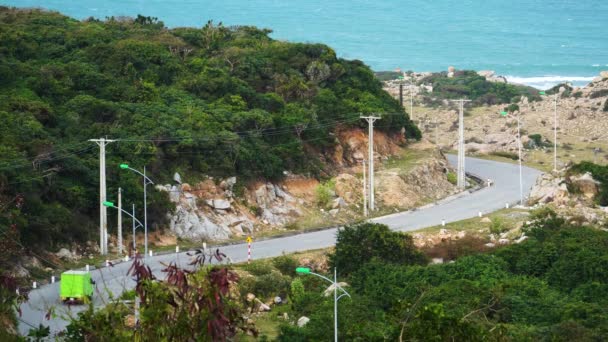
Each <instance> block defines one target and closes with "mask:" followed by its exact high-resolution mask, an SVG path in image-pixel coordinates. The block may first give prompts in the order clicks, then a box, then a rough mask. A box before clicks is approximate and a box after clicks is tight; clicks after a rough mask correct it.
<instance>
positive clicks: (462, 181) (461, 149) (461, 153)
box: [452, 99, 471, 189]
mask: <svg viewBox="0 0 608 342" xmlns="http://www.w3.org/2000/svg"><path fill="white" fill-rule="evenodd" d="M452 101H455V102H459V103H460V113H459V114H458V171H457V174H456V176H457V180H458V181H457V183H456V185H457V186H458V187H459V188H460V189H464V188H465V187H466V176H465V145H464V103H465V102H470V101H471V100H463V99H461V100H452Z"/></svg>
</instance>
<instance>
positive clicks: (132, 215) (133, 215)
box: [103, 201, 147, 251]
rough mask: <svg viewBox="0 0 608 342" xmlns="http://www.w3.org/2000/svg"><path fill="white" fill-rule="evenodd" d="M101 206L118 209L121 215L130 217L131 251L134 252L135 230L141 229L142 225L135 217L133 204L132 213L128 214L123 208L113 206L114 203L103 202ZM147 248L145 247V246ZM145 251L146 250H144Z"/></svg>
mask: <svg viewBox="0 0 608 342" xmlns="http://www.w3.org/2000/svg"><path fill="white" fill-rule="evenodd" d="M103 205H104V206H106V207H109V208H114V209H118V210H120V211H122V212H123V213H125V214H127V216H129V217H131V218H132V219H133V220H132V221H133V251H135V248H136V247H137V246H135V229H137V228H139V227H143V226H144V225H143V224H142V223H141V222H140V221H139V220H138V219H137V217H135V204H133V213H132V214H129V212H128V211H126V210H124V209H123V208H119V207H117V206H115V205H114V202H110V201H105V202H103ZM136 222H137V226H136V225H135V223H136ZM146 247H147V245H146ZM146 249H147V248H146Z"/></svg>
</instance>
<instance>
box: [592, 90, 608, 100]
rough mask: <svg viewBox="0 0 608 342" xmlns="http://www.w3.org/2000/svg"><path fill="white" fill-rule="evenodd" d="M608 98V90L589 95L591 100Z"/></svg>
mask: <svg viewBox="0 0 608 342" xmlns="http://www.w3.org/2000/svg"><path fill="white" fill-rule="evenodd" d="M604 96H608V89H601V90H596V91H594V92H592V93H591V95H589V98H591V99H596V98H598V97H604Z"/></svg>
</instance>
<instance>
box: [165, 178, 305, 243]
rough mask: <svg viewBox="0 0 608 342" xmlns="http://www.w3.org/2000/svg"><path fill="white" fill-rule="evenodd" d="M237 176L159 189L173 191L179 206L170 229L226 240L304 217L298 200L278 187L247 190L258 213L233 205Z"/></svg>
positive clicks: (179, 233)
mask: <svg viewBox="0 0 608 342" xmlns="http://www.w3.org/2000/svg"><path fill="white" fill-rule="evenodd" d="M235 184H236V177H230V178H227V179H225V180H222V181H220V182H219V185H216V183H215V182H214V181H213V180H212V179H207V180H204V181H202V182H200V183H198V184H197V185H196V186H191V185H189V184H187V183H184V184H182V185H181V186H175V185H174V186H170V185H160V186H157V189H159V190H161V191H170V199H171V201H172V202H174V203H175V204H176V211H175V214H174V215H172V216H171V217H170V227H171V230H172V231H173V232H174V233H175V234H176V236H178V237H180V238H186V239H189V240H194V241H201V240H226V239H228V238H230V237H231V236H237V237H238V236H244V235H248V234H251V233H253V232H254V230H255V229H256V228H255V227H256V226H264V225H265V226H281V225H285V224H287V223H289V222H290V221H291V220H293V219H294V218H296V217H298V216H300V215H302V213H303V212H302V210H301V209H300V208H299V205H300V204H299V203H298V201H297V200H296V198H295V197H293V196H292V195H290V194H289V193H287V192H286V191H285V190H284V189H283V187H282V186H281V185H279V184H273V183H258V184H254V185H253V186H252V187H251V189H246V190H245V194H244V199H245V200H247V202H248V203H249V204H250V205H253V206H255V207H257V208H258V212H256V213H252V212H251V210H250V209H249V208H248V207H246V206H244V205H241V204H236V202H234V199H233V196H234V192H233V187H234V185H235Z"/></svg>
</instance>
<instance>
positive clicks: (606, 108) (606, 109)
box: [602, 100, 608, 112]
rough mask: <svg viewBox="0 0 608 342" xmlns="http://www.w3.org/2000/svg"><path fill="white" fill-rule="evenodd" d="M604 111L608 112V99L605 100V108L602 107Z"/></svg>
mask: <svg viewBox="0 0 608 342" xmlns="http://www.w3.org/2000/svg"><path fill="white" fill-rule="evenodd" d="M602 110H603V111H604V112H608V100H606V101H605V102H604V108H603V109H602Z"/></svg>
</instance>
